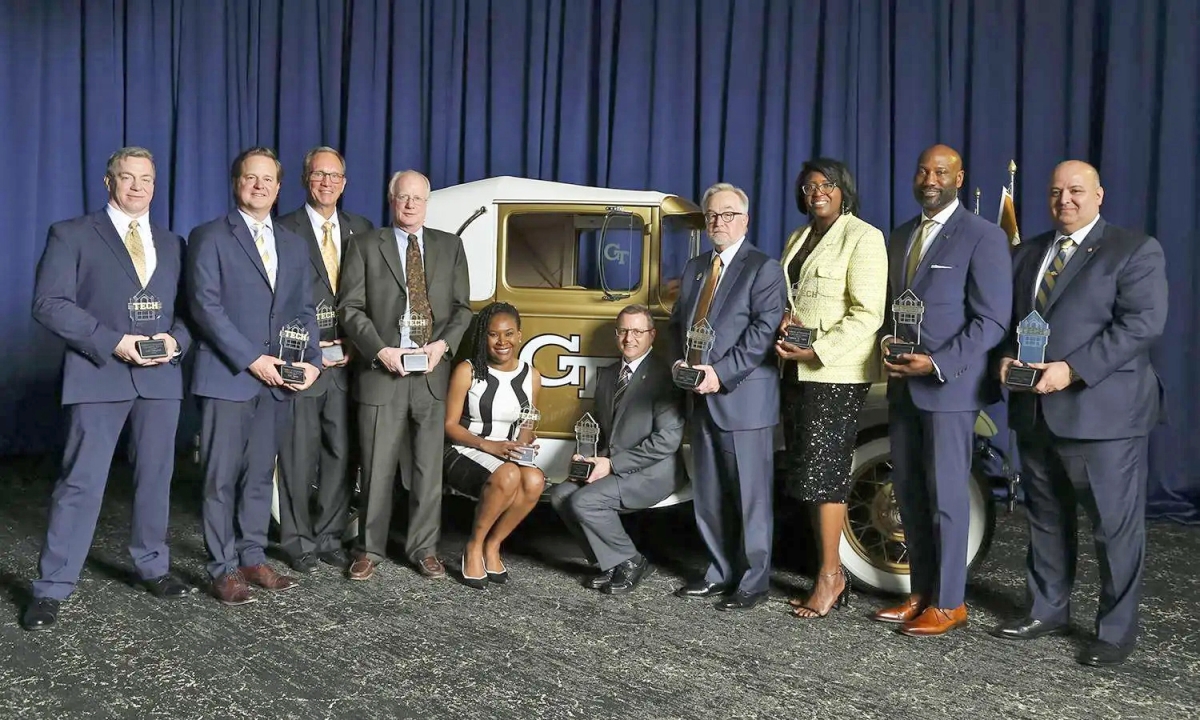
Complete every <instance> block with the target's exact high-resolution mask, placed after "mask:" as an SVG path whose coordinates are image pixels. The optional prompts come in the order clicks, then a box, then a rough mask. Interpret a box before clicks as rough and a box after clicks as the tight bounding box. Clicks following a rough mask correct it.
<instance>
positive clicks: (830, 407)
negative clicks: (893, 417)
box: [782, 380, 871, 503]
mask: <svg viewBox="0 0 1200 720" xmlns="http://www.w3.org/2000/svg"><path fill="white" fill-rule="evenodd" d="M870 389H871V384H870V383H819V382H799V383H798V382H795V381H794V380H793V381H791V382H788V381H784V383H783V387H782V391H783V392H782V402H783V413H782V415H783V436H784V440H785V441H786V443H787V451H786V453H785V456H786V463H785V465H784V469H783V473H784V483H785V486H786V488H787V492H788V495H791V496H792V497H794V498H796V499H797V500H800V501H801V502H809V503H844V502H846V496H847V495H848V494H849V491H850V466H851V464H852V462H853V460H854V439H855V435H856V430H857V428H858V412H859V410H861V409H862V405H863V401H864V400H866V398H867V391H868V390H870Z"/></svg>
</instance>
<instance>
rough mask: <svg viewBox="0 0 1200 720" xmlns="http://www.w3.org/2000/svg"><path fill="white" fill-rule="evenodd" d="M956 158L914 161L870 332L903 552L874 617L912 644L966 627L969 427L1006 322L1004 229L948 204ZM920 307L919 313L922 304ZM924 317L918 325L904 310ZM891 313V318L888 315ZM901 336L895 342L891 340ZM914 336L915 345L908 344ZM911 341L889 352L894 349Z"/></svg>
mask: <svg viewBox="0 0 1200 720" xmlns="http://www.w3.org/2000/svg"><path fill="white" fill-rule="evenodd" d="M962 183H963V169H962V160H961V158H960V157H959V154H958V153H957V152H956V151H955V150H953V149H951V148H949V147H946V146H945V145H934V146H933V147H931V148H929V149H928V150H926V151H925V152H923V153H922V154H921V158H920V160H919V161H918V163H917V172H916V176H915V177H914V178H913V194H914V195H915V196H916V198H917V202H918V203H920V205H921V210H922V212H921V215H919V216H918V217H916V218H913V219H912V220H910V221H908V222H906V223H904V224H903V225H901V226H900V227H898V228H896V229H895V230H894V231H893V232H892V234H891V237H890V238H889V240H888V267H889V272H888V287H889V298H890V299H891V302H892V303H897V301H899V303H900V305H899V306H898V307H897V306H893V307H892V314H893V317H894V318H895V319H896V322H895V323H894V325H893V327H888V325H889V324H888V323H886V322H885V323H884V329H883V330H881V333H882V334H883V335H884V337H883V342H882V350H883V356H884V357H883V362H884V370H885V371H886V372H887V375H888V417H889V423H888V435H889V437H890V439H891V445H892V461H893V471H892V482H893V487H894V488H895V493H896V501H897V503H898V504H899V506H900V519H901V520H902V521H903V523H904V533H905V538H906V540H907V542H908V551H909V567H910V577H911V582H912V589H911V594H910V595H909V597H908V598H907V599H906V600H905V601H904V602H903V603H901V604H899V605H897V606H895V607H889V608H884V609H882V610H879V611H877V612H876V613H875V614H874V615H873V616H872V617H873V618H874V619H875V620H878V621H880V622H890V623H898V624H899V625H900V628H899V629H900V632H901V633H903V634H905V635H909V636H913V637H919V636H929V635H942V634H945V633H947V632H949V631H951V630H953V629H955V628H957V627H961V626H963V625H966V624H967V606H966V605H965V603H964V602H963V598H964V595H965V592H966V582H967V530H968V523H969V520H970V498H969V486H970V482H971V453H972V444H973V437H974V426H975V418H976V416H977V415H978V414H979V411H980V410H981V409H983V407H984V406H986V405H988V404H990V403H992V402H996V401H997V400H999V397H1000V386H999V384H998V383H997V382H996V380H995V378H993V377H992V376H991V375H990V374H989V373H988V354H989V352H990V351H991V350H992V348H994V347H995V346H997V345H999V344H1000V342H1001V341H1002V340H1003V339H1004V338H1005V336H1006V334H1007V332H1008V326H1009V320H1010V317H1011V315H1012V261H1011V259H1010V257H1009V253H1008V242H1007V239H1006V238H1005V235H1004V231H1003V230H1001V229H1000V227H999V226H997V225H994V224H992V223H990V222H988V221H986V220H984V219H983V218H980V217H979V216H978V215H975V214H974V213H972V212H970V211H968V210H967V208H966V207H965V206H963V205H962V204H961V203H959V201H958V188H960V187H962ZM922 304H923V305H922ZM913 305H916V306H917V307H923V312H922V313H920V314H919V315H918V316H917V317H919V318H920V320H919V328H920V331H919V333H917V332H916V327H915V325H917V323H907V327H905V326H904V325H901V323H902V322H903V321H905V320H906V318H904V317H903V316H904V314H905V312H907V311H908V310H909V309H911V308H912V307H913ZM898 311H899V312H898ZM893 331H896V332H899V333H901V334H903V335H905V337H901V338H897V337H894V336H893V335H892V334H891V333H892V332H893ZM918 335H919V337H918ZM900 341H908V342H915V343H916V347H915V348H909V349H911V350H912V352H899V353H893V352H892V350H891V349H890V345H891V344H892V343H893V342H900Z"/></svg>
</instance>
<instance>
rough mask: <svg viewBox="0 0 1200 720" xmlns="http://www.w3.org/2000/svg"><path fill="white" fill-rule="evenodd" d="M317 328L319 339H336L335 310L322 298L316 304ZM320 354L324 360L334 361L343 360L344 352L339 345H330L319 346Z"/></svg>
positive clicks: (327, 340)
mask: <svg viewBox="0 0 1200 720" xmlns="http://www.w3.org/2000/svg"><path fill="white" fill-rule="evenodd" d="M317 329H318V330H319V331H320V333H321V340H323V341H325V342H332V341H333V340H337V339H338V321H337V310H336V309H335V308H334V307H333V306H332V305H330V304H329V303H327V302H325V301H324V300H322V301H321V302H320V303H319V304H318V305H317ZM321 356H322V357H324V358H325V360H326V362H331V363H336V362H341V361H342V360H344V359H345V357H346V354H345V353H344V352H343V351H342V346H341V345H330V346H329V347H323V348H321Z"/></svg>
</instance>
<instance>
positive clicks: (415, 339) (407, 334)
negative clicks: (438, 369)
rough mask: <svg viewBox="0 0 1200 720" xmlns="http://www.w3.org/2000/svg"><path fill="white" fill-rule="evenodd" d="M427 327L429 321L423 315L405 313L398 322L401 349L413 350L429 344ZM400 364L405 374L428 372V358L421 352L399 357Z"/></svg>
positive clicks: (428, 328)
mask: <svg viewBox="0 0 1200 720" xmlns="http://www.w3.org/2000/svg"><path fill="white" fill-rule="evenodd" d="M429 325H430V322H429V319H428V318H426V317H425V316H424V315H419V314H418V315H413V314H412V313H411V312H409V313H405V315H404V317H402V318H400V322H399V327H400V347H401V349H404V350H415V349H416V348H419V347H424V346H425V344H426V343H428V342H429V330H430V327H429ZM400 364H401V367H403V368H404V372H406V373H423V372H429V356H428V355H426V354H425V353H423V352H422V353H407V354H405V355H403V356H401V358H400Z"/></svg>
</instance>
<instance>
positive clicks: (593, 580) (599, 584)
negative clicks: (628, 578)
mask: <svg viewBox="0 0 1200 720" xmlns="http://www.w3.org/2000/svg"><path fill="white" fill-rule="evenodd" d="M616 571H617V569H616V568H615V567H610V568H609V569H607V570H605V571H604V572H602V573H600V574H599V575H593V576H592V577H590V578H588V579H587V580H584V581H583V586H584V587H585V588H587V589H588V590H601V589H603V588H604V586H605V585H607V584H609V583H610V582H612V579H613V573H615V572H616Z"/></svg>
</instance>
